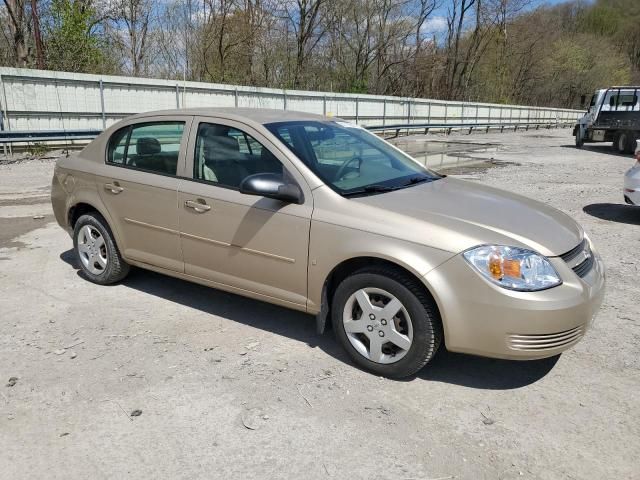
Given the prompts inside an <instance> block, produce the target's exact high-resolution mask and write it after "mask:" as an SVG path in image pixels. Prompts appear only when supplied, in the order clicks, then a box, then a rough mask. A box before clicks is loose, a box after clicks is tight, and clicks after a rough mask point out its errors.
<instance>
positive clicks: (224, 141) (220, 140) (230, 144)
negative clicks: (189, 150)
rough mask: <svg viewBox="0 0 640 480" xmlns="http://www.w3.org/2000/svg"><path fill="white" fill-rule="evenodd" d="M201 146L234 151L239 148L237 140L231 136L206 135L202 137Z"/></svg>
mask: <svg viewBox="0 0 640 480" xmlns="http://www.w3.org/2000/svg"><path fill="white" fill-rule="evenodd" d="M202 141H203V143H202V144H203V146H204V147H205V148H207V149H212V150H223V151H229V150H231V151H234V152H237V151H239V150H240V145H238V140H236V139H235V138H232V137H226V136H225V137H218V136H206V137H203V138H202Z"/></svg>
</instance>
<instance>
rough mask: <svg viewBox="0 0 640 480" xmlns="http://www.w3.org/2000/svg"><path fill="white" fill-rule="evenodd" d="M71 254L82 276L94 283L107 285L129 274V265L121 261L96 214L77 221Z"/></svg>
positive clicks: (113, 242)
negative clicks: (74, 257) (74, 256)
mask: <svg viewBox="0 0 640 480" xmlns="http://www.w3.org/2000/svg"><path fill="white" fill-rule="evenodd" d="M100 239H102V241H101V240H100ZM73 250H74V252H75V255H76V259H77V261H78V264H79V265H80V269H81V270H82V273H83V275H84V276H85V277H86V278H87V280H89V281H91V282H93V283H97V284H99V285H110V284H112V283H116V282H119V281H120V280H122V279H123V278H125V277H126V276H127V275H128V273H129V269H130V267H129V264H127V263H126V262H125V261H124V260H123V259H122V256H121V255H120V251H119V250H118V247H117V245H116V243H115V241H114V239H113V233H112V232H111V229H110V228H109V225H108V224H107V222H106V221H105V219H104V218H103V217H102V215H100V214H99V213H97V212H92V213H88V214H86V215H82V216H81V217H80V218H79V219H78V220H77V221H76V224H75V226H74V229H73Z"/></svg>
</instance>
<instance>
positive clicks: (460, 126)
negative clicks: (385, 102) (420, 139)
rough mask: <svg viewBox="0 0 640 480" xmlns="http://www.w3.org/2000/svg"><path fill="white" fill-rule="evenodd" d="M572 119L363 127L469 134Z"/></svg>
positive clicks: (537, 126)
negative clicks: (460, 131) (457, 131)
mask: <svg viewBox="0 0 640 480" xmlns="http://www.w3.org/2000/svg"><path fill="white" fill-rule="evenodd" d="M574 124H575V122H573V121H570V122H569V121H566V122H556V123H548V122H508V123H499V122H491V123H466V122H463V123H440V124H435V123H423V124H416V123H403V124H397V125H376V126H370V127H364V128H366V129H367V130H369V131H372V132H383V134H384V132H388V131H395V136H396V137H397V136H398V135H400V132H401V131H403V130H407V132H408V131H409V130H424V133H425V135H426V134H427V133H429V130H444V131H445V132H446V133H447V134H450V133H451V131H452V130H454V129H455V130H469V134H471V133H473V130H474V129H478V130H480V129H482V130H485V132H487V133H488V132H489V130H490V129H492V128H493V129H500V131H501V132H503V131H504V129H505V128H508V129H511V128H513V131H514V132H517V131H518V128H521V129H523V130H529V128H535V129H536V130H539V129H540V127H543V128H560V127H561V128H564V127H568V126H572V125H574Z"/></svg>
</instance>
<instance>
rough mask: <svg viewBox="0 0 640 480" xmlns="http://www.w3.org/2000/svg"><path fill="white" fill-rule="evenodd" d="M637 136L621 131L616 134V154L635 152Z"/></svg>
mask: <svg viewBox="0 0 640 480" xmlns="http://www.w3.org/2000/svg"><path fill="white" fill-rule="evenodd" d="M635 138H636V136H635V134H634V132H631V131H628V130H620V131H619V132H618V133H616V136H615V140H614V143H613V148H614V149H615V151H616V152H618V153H622V154H626V153H633V151H634V150H635V145H634V144H635Z"/></svg>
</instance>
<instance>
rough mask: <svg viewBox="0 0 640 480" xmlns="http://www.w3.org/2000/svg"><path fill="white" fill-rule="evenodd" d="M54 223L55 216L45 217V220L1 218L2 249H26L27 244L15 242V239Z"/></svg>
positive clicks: (0, 245)
mask: <svg viewBox="0 0 640 480" xmlns="http://www.w3.org/2000/svg"><path fill="white" fill-rule="evenodd" d="M54 221H55V218H54V217H53V215H45V217H44V218H38V219H35V218H33V217H11V218H0V248H24V247H26V246H27V245H26V244H25V243H23V242H17V241H14V239H15V238H18V237H20V236H22V235H25V234H27V233H29V232H31V231H33V230H37V229H38V228H42V227H44V226H45V225H47V224H48V223H51V222H54Z"/></svg>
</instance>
